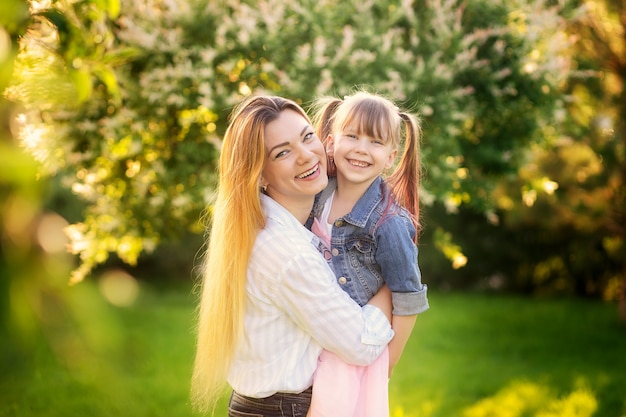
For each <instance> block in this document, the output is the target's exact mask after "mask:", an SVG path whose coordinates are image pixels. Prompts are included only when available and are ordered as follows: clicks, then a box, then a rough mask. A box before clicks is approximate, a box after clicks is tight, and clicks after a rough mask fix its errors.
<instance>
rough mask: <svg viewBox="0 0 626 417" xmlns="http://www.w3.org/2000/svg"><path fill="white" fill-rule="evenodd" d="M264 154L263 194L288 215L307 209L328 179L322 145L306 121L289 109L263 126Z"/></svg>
mask: <svg viewBox="0 0 626 417" xmlns="http://www.w3.org/2000/svg"><path fill="white" fill-rule="evenodd" d="M265 151H266V152H267V158H266V162H265V166H264V167H263V171H262V175H261V186H267V189H266V192H267V194H268V195H269V196H270V197H272V198H273V199H274V200H275V201H277V202H278V203H279V204H281V205H282V206H283V207H285V208H286V209H287V210H289V211H291V212H293V211H294V208H298V207H302V206H303V205H309V206H311V204H312V200H313V198H314V197H315V195H316V194H317V193H319V192H320V191H322V190H323V189H324V187H326V185H327V184H328V176H327V175H326V153H325V152H324V146H323V145H322V142H321V141H320V140H319V138H318V137H317V136H316V135H315V132H314V130H313V127H312V126H311V125H310V124H309V122H308V121H307V120H306V119H305V118H304V117H302V116H301V115H300V114H298V113H297V112H295V111H293V110H285V111H283V112H282V113H280V115H279V117H278V118H277V119H276V120H274V121H272V122H270V123H268V124H267V126H266V127H265ZM309 209H310V207H309Z"/></svg>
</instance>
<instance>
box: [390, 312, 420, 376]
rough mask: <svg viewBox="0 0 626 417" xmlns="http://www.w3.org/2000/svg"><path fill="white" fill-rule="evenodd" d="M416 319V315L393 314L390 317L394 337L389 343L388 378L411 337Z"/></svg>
mask: <svg viewBox="0 0 626 417" xmlns="http://www.w3.org/2000/svg"><path fill="white" fill-rule="evenodd" d="M416 319H417V314H414V315H412V316H398V315H395V314H394V315H393V317H392V320H391V327H392V328H393V331H394V333H395V335H394V337H393V339H391V342H389V377H391V373H392V371H393V367H394V366H396V364H397V363H398V361H399V360H400V356H402V351H403V350H404V347H405V346H406V343H407V342H408V340H409V337H410V336H411V332H412V331H413V326H414V325H415V320H416Z"/></svg>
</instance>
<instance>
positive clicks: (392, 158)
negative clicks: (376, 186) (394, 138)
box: [385, 149, 398, 169]
mask: <svg viewBox="0 0 626 417" xmlns="http://www.w3.org/2000/svg"><path fill="white" fill-rule="evenodd" d="M396 156H398V150H397V149H394V150H393V152H391V153H390V154H389V159H387V163H386V164H385V169H389V168H391V167H392V166H393V163H394V162H395V160H396Z"/></svg>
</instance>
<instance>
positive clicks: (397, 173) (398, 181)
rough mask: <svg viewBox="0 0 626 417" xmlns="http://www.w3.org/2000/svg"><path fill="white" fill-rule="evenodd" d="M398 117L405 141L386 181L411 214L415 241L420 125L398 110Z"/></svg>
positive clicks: (419, 176) (418, 223) (418, 215)
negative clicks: (392, 170) (402, 125)
mask: <svg viewBox="0 0 626 417" xmlns="http://www.w3.org/2000/svg"><path fill="white" fill-rule="evenodd" d="M399 115H400V118H401V119H402V121H403V122H404V124H405V143H404V153H403V154H402V159H401V160H400V162H399V163H398V166H397V167H396V169H395V170H394V172H393V173H392V174H391V175H390V176H389V178H388V179H387V182H388V183H389V185H390V186H391V190H392V192H393V194H394V196H395V197H396V199H397V200H398V201H399V202H400V204H402V205H403V206H404V207H405V208H406V209H407V210H408V212H409V213H410V214H411V217H412V220H413V224H414V225H415V228H416V230H417V233H416V235H415V241H416V242H417V237H418V235H419V232H420V228H421V226H420V222H419V220H420V206H419V187H420V180H421V165H420V159H419V147H420V138H421V127H420V125H419V122H418V121H417V119H416V118H415V116H413V115H410V114H408V113H404V112H400V113H399Z"/></svg>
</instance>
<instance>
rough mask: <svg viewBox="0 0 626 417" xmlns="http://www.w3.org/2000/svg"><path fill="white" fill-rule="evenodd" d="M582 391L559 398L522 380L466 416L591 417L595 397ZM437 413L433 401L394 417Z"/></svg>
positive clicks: (467, 411) (595, 406)
mask: <svg viewBox="0 0 626 417" xmlns="http://www.w3.org/2000/svg"><path fill="white" fill-rule="evenodd" d="M577 385H579V387H578V388H576V389H574V390H573V391H572V392H570V393H569V394H567V395H564V396H558V395H557V394H555V393H554V392H553V390H552V389H551V388H550V387H548V386H546V385H541V384H538V383H534V382H529V381H518V382H513V383H511V384H509V385H508V386H506V387H504V388H503V389H501V390H500V391H498V392H497V393H495V394H494V395H493V396H492V397H489V398H484V399H482V400H480V401H478V402H477V403H476V404H474V405H471V406H469V407H467V408H466V409H465V410H464V411H463V414H462V415H463V417H531V416H532V417H591V416H593V415H594V413H595V412H596V410H597V409H598V401H597V400H596V398H595V396H594V394H593V393H592V392H591V391H590V390H589V389H588V388H586V387H585V384H584V383H578V384H577ZM436 410H437V405H436V404H435V403H433V402H425V403H423V404H421V406H420V408H419V409H417V410H412V411H411V412H407V410H405V409H404V408H403V407H395V408H394V409H393V410H391V413H390V416H391V417H430V416H432V415H433V414H434V413H435V412H436Z"/></svg>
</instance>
